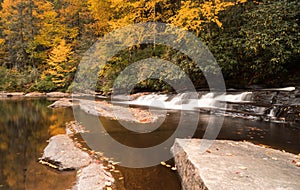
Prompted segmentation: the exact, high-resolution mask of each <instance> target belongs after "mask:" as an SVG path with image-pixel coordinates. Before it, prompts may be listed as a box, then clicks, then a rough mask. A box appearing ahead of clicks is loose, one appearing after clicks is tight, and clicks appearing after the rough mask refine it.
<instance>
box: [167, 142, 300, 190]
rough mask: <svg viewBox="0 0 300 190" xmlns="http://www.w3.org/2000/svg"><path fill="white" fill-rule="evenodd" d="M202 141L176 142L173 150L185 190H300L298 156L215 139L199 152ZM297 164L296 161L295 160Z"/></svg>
mask: <svg viewBox="0 0 300 190" xmlns="http://www.w3.org/2000/svg"><path fill="white" fill-rule="evenodd" d="M203 142H210V141H209V140H202V139H176V140H175V143H174V145H173V147H172V149H171V151H172V153H173V154H174V157H175V163H176V165H177V168H178V173H179V175H180V176H181V178H182V186H183V189H193V190H200V189H209V190H216V189H232V190H235V189H236V190H248V189H300V180H299V179H300V168H299V167H297V166H295V165H294V164H293V163H292V162H291V161H292V160H294V159H295V155H293V154H290V153H285V152H281V151H278V150H274V149H269V148H264V147H260V146H257V145H254V144H251V143H249V142H234V141H224V140H215V141H213V144H212V146H211V147H210V148H209V149H210V152H207V151H206V152H204V153H201V152H200V146H201V143H203ZM295 162H297V161H295Z"/></svg>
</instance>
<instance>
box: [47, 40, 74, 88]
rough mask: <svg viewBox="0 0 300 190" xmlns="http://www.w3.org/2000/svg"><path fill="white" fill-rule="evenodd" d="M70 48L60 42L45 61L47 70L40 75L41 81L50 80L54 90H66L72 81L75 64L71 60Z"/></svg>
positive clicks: (64, 42) (71, 52) (68, 45)
mask: <svg viewBox="0 0 300 190" xmlns="http://www.w3.org/2000/svg"><path fill="white" fill-rule="evenodd" d="M72 54H73V51H72V48H71V45H70V44H66V41H65V40H62V41H61V42H60V43H59V45H57V46H55V47H54V48H53V49H52V51H51V53H50V55H49V58H48V59H47V64H48V68H47V70H45V71H44V72H43V74H42V80H47V79H51V82H52V83H53V84H54V86H55V87H56V89H66V88H67V87H68V86H69V85H70V83H71V81H72V80H73V75H74V72H75V71H76V63H75V62H74V60H73V59H72Z"/></svg>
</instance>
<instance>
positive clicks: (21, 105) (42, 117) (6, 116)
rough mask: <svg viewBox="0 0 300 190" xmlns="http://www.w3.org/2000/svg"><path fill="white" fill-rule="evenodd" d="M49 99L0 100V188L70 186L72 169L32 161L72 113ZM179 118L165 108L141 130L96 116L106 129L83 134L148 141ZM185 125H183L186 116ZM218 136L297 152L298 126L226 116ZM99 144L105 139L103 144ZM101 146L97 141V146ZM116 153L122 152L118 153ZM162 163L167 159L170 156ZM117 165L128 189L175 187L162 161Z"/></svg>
mask: <svg viewBox="0 0 300 190" xmlns="http://www.w3.org/2000/svg"><path fill="white" fill-rule="evenodd" d="M50 103H51V102H50V101H47V100H45V99H33V100H28V99H27V100H5V101H0V189H44V190H46V189H54V190H55V189H58V190H60V189H67V188H70V187H71V186H72V183H73V182H74V181H75V172H57V171H55V170H52V169H49V168H47V167H45V166H42V165H40V164H39V163H37V159H38V158H39V157H40V156H41V153H42V151H43V149H44V148H45V146H46V145H47V139H49V137H50V136H53V135H55V134H59V133H64V128H65V122H67V121H71V120H73V119H74V118H73V113H72V110H71V109H55V110H52V109H49V108H47V105H49V104H50ZM184 114H189V115H190V117H191V118H193V117H196V116H197V113H195V112H185V113H184ZM80 115H82V116H84V118H86V119H87V120H89V118H90V117H92V116H90V115H87V114H85V113H82V112H81V113H80ZM210 117H218V116H210V115H205V114H201V115H200V122H199V125H198V128H197V130H196V133H195V135H194V137H197V138H201V137H202V136H203V134H204V132H205V129H206V126H207V122H208V120H209V118H210ZM179 118H180V112H176V111H170V112H169V113H168V116H167V117H166V120H165V122H164V123H163V124H162V125H161V127H160V128H158V129H157V130H155V131H153V132H151V133H146V134H139V133H135V132H131V131H128V130H127V129H125V128H123V127H122V126H121V125H120V124H119V123H118V122H117V121H111V120H108V119H105V118H100V121H101V123H102V124H103V126H104V127H105V129H106V131H107V132H103V131H102V132H100V133H98V132H99V131H98V132H97V133H94V131H93V129H90V131H91V133H88V134H85V135H86V136H89V137H92V138H88V139H96V140H97V139H101V138H102V137H104V136H107V135H110V136H111V137H113V138H114V139H115V140H117V141H119V142H120V143H122V144H125V145H128V146H132V147H139V148H142V147H149V146H154V145H157V144H160V143H161V142H164V141H165V140H166V139H168V138H169V137H170V136H171V135H172V134H173V132H174V130H176V128H177V125H178V121H179ZM186 127H189V122H188V121H186ZM218 138H219V139H231V140H247V141H251V142H254V143H256V144H265V145H268V146H271V147H274V148H277V149H280V150H285V151H287V152H292V153H297V154H298V153H300V130H299V129H293V128H290V127H287V126H285V125H282V124H274V123H267V122H260V121H250V120H243V119H238V118H230V117H227V118H225V121H224V124H223V127H222V129H221V132H220V134H219V136H218ZM85 139H86V138H85ZM88 144H93V142H88ZM103 147H109V145H107V144H103ZM103 147H99V151H101V149H102V148H103ZM166 151H169V149H168V148H167V149H166ZM104 154H106V153H105V151H104ZM116 155H118V154H116ZM107 156H109V155H107ZM118 156H119V157H122V153H120V154H119V155H118ZM118 156H115V157H114V160H115V161H118ZM132 156H133V157H134V156H135V155H132ZM168 163H169V164H171V165H173V163H172V160H171V161H169V162H168ZM117 169H119V170H121V172H122V173H123V176H124V180H122V182H123V183H124V185H125V187H126V189H129V190H177V189H178V190H180V189H181V187H180V180H179V177H178V175H177V173H176V172H174V171H172V170H171V169H170V168H167V167H165V166H161V165H157V166H153V167H149V168H142V169H130V168H126V167H120V166H118V167H117Z"/></svg>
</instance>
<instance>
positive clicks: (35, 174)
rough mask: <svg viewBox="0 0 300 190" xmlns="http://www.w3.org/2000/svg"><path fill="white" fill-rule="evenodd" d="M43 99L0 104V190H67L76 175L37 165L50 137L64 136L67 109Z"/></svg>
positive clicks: (68, 117)
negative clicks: (61, 134)
mask: <svg viewBox="0 0 300 190" xmlns="http://www.w3.org/2000/svg"><path fill="white" fill-rule="evenodd" d="M49 104H50V102H49V101H47V100H45V99H43V100H5V101H0V115H1V117H0V189H67V188H70V187H71V185H72V183H73V181H74V180H75V172H66V173H60V172H57V171H54V170H50V169H49V168H47V167H45V166H42V165H41V164H39V163H38V162H37V160H38V158H39V157H41V153H42V151H43V149H44V148H45V147H46V146H47V142H46V141H47V139H49V137H50V136H52V135H55V134H59V133H64V123H65V122H66V121H70V120H72V118H73V117H72V112H71V110H67V109H57V110H51V109H49V108H47V107H46V106H47V105H49Z"/></svg>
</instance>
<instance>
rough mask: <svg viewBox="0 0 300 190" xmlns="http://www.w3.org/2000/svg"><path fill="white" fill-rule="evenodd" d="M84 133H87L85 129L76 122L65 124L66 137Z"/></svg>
mask: <svg viewBox="0 0 300 190" xmlns="http://www.w3.org/2000/svg"><path fill="white" fill-rule="evenodd" d="M85 132H87V131H86V130H85V127H84V126H82V125H80V124H79V123H78V122H76V121H71V122H68V123H66V134H67V135H74V134H78V133H85Z"/></svg>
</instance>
